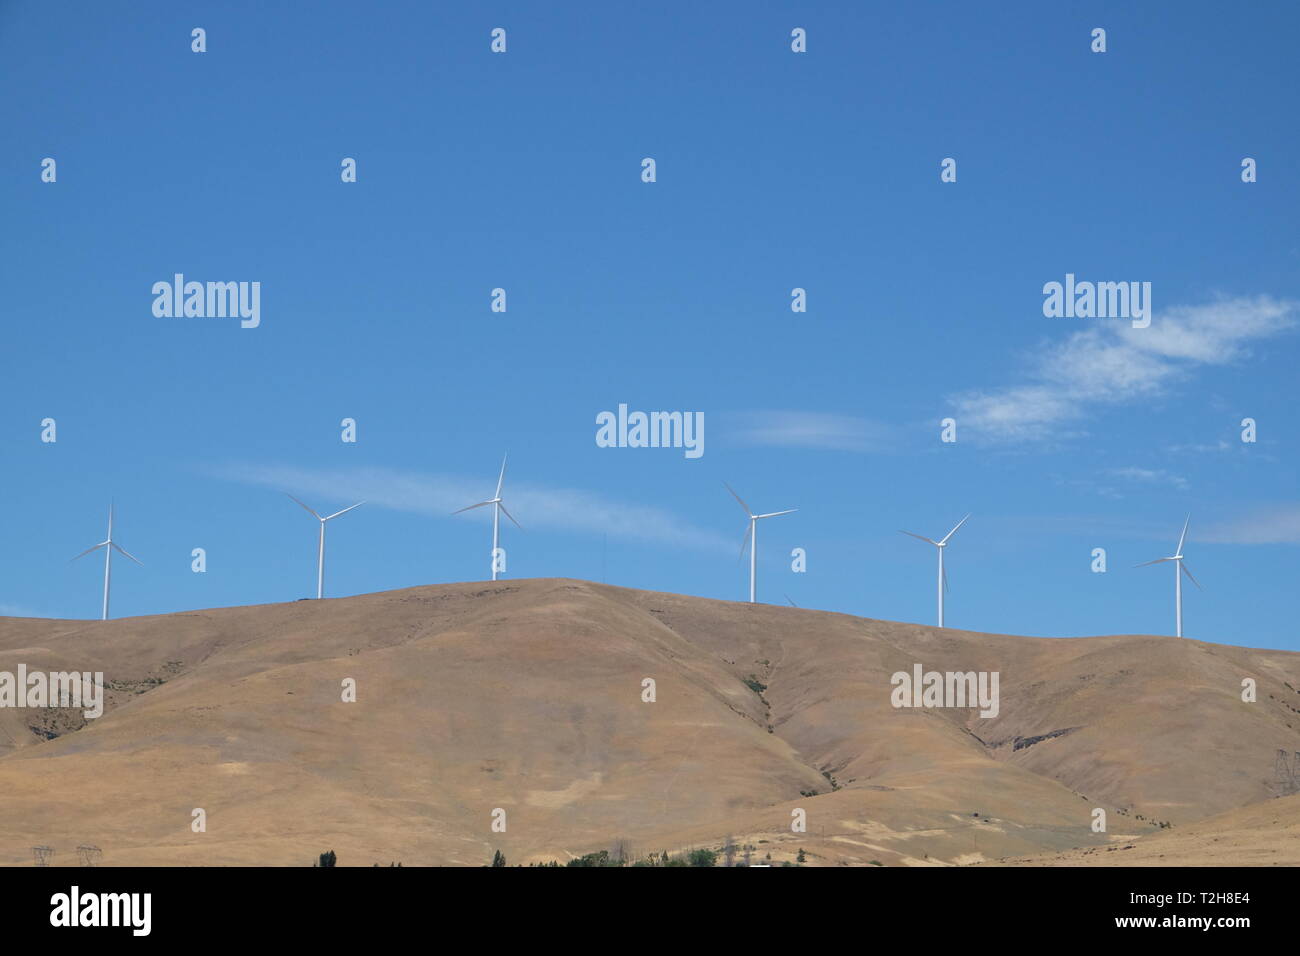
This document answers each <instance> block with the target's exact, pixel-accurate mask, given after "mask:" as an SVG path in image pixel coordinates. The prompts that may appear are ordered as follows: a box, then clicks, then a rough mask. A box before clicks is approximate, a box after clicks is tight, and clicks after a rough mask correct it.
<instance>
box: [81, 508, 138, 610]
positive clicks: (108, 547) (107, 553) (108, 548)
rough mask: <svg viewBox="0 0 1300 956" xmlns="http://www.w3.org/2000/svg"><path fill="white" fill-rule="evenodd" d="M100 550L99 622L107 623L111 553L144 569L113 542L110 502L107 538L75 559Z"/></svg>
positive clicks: (111, 578)
mask: <svg viewBox="0 0 1300 956" xmlns="http://www.w3.org/2000/svg"><path fill="white" fill-rule="evenodd" d="M100 548H103V549H104V612H103V616H101V617H100V620H101V621H107V620H108V591H109V587H110V586H111V584H112V581H113V552H114V551H116V552H117V553H118V554H121V555H123V556H125V557H128V558H130V559H131V560H132V561H134V562H135V563H136V564H138V565H140V567H144V564H143V562H141V561H140V560H139V559H138V558H136V557H135V556H134V555H131V554H127V552H126V551H125V550H123V548H122V546H121V545H119V544H118V543H117V542H116V541H114V540H113V503H112V502H111V501H110V502H109V503H108V537H107V538H105V539H104V540H103V541H101V542H99V544H96V545H93V546H91V547H89V548H87V549H86V550H85V551H83V552H81V554H79V555H77V558H84V557H85V556H86V555H88V554H90V552H92V551H98V550H99V549H100ZM77 558H73V559H72V560H73V561H76V560H77ZM69 563H71V562H69Z"/></svg>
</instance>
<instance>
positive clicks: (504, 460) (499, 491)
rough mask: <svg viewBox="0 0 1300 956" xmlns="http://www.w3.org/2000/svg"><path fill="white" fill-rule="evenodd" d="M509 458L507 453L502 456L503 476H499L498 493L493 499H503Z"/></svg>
mask: <svg viewBox="0 0 1300 956" xmlns="http://www.w3.org/2000/svg"><path fill="white" fill-rule="evenodd" d="M508 457H510V453H509V452H506V454H504V455H502V456H501V474H499V475H497V493H496V494H495V495H493V496H492V497H493V498H500V497H501V485H502V484H503V483H504V482H505V480H506V459H507V458H508ZM510 520H511V521H513V520H514V519H513V518H511V519H510Z"/></svg>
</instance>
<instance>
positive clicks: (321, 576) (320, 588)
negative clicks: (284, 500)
mask: <svg viewBox="0 0 1300 956" xmlns="http://www.w3.org/2000/svg"><path fill="white" fill-rule="evenodd" d="M285 495H286V496H287V497H289V498H293V500H294V501H297V502H298V504H299V505H302V507H303V508H305V509H306V510H307V511H308V512H310V514H311V516H312V517H313V518H315V519H316V520H317V521H319V522H320V539H319V541H318V543H317V545H316V600H318V601H319V600H320V599H321V598H322V597H324V596H325V522H326V521H331V520H333V519H334V518H337V517H338V516H339V515H345V514H347V513H348V512H349V511H351V510H352V509H353V508H360V507H361V506H362V505H364V504H365V502H364V501H358V502H357V503H356V504H354V505H349V506H348V507H346V508H344V509H343V510H342V511H336V512H334V513H333V514H332V515H326V516H325V517H324V518H322V517H321V516H320V515H318V514H317V513H316V512H315V511H313V510H312V509H311V508H308V507H307V506H306V505H304V504H303V503H302V502H301V501H298V499H297V498H294V497H293V495H291V494H289V492H287V491H286V492H285Z"/></svg>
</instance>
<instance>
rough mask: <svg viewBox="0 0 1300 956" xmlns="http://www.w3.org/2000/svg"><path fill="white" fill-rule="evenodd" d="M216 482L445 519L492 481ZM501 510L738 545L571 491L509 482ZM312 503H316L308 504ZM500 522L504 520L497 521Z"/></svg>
mask: <svg viewBox="0 0 1300 956" xmlns="http://www.w3.org/2000/svg"><path fill="white" fill-rule="evenodd" d="M217 474H218V476H219V477H221V478H224V479H227V480H230V481H237V482H241V483H243V484H248V485H257V486H260V487H266V488H274V489H277V490H279V491H286V492H290V493H292V494H294V495H296V496H298V497H304V496H305V500H306V501H307V503H308V504H309V505H311V506H312V507H314V508H316V509H317V510H318V511H319V510H320V509H321V508H323V507H329V506H331V505H333V504H336V503H341V504H351V503H352V502H353V501H358V500H361V499H365V501H366V502H367V507H369V506H378V507H381V508H388V509H391V510H393V511H403V512H407V513H410V514H418V515H424V516H427V517H430V518H448V517H450V516H451V512H453V511H455V510H457V509H458V508H464V507H465V506H466V505H472V504H474V503H475V502H478V501H483V500H484V499H485V498H490V497H492V491H493V489H494V488H495V486H496V475H495V474H484V475H481V476H478V477H475V478H467V477H464V476H459V475H439V474H417V473H412V472H403V471H396V470H392V469H384V468H337V469H309V468H295V467H291V466H287V465H252V464H232V465H228V466H225V467H222V468H219V469H218V471H217ZM503 497H504V498H505V501H506V507H508V508H509V509H510V513H511V514H513V515H514V516H515V518H516V520H518V522H519V523H520V524H521V525H522V526H523V527H524V528H526V529H533V528H538V529H555V530H560V531H567V532H573V533H579V534H583V533H586V534H608V535H609V536H610V537H612V538H623V539H626V540H630V541H643V542H647V543H650V544H659V545H668V546H670V547H685V548H692V549H695V550H700V551H726V552H731V551H734V550H735V543H734V542H733V541H732V540H731V539H730V538H727V537H723V536H722V535H720V534H717V533H716V532H713V531H711V530H708V529H706V528H697V527H695V526H694V525H692V524H690V523H689V522H687V521H685V520H683V519H682V518H679V517H678V516H677V515H674V514H672V513H671V512H668V511H665V510H663V509H661V508H655V507H650V506H647V505H639V504H628V503H625V502H619V501H614V500H612V499H609V498H606V497H604V496H602V495H599V494H594V493H592V492H588V491H580V490H577V489H572V488H544V487H541V486H538V485H531V484H527V483H523V482H515V481H512V480H510V476H509V474H508V473H507V476H506V488H505V494H504V495H503ZM313 499H315V500H313ZM490 513H491V509H489V508H482V509H478V510H476V511H471V512H467V513H466V514H463V515H457V516H456V520H483V518H484V516H485V515H490ZM502 520H503V521H504V520H505V519H504V518H503V519H502Z"/></svg>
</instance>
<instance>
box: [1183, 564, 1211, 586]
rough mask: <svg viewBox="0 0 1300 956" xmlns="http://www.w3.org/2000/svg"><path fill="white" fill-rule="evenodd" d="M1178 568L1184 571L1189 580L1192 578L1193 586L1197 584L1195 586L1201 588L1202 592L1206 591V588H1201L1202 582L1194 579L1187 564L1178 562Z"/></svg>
mask: <svg viewBox="0 0 1300 956" xmlns="http://www.w3.org/2000/svg"><path fill="white" fill-rule="evenodd" d="M1178 566H1179V567H1180V568H1182V569H1183V574H1185V575H1187V577H1188V578H1191V582H1192V583H1193V584H1195V585H1196V586H1197V588H1199V589H1200V590H1202V591H1204V590H1205V588H1203V587H1201V582H1200V581H1198V580H1196V578H1193V577H1192V572H1191V571H1188V570H1187V565H1185V564H1183V562H1181V561H1179V562H1178Z"/></svg>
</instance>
